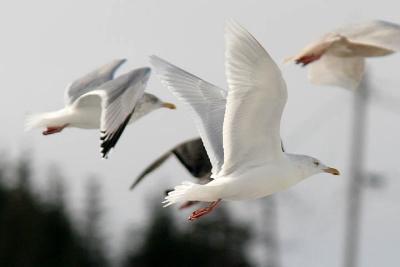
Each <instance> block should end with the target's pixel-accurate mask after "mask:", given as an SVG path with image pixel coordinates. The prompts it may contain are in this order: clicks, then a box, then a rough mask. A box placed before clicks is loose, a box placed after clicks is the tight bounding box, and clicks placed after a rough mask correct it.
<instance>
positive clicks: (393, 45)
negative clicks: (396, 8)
mask: <svg viewBox="0 0 400 267" xmlns="http://www.w3.org/2000/svg"><path fill="white" fill-rule="evenodd" d="M335 32H337V33H339V34H341V35H343V36H346V37H347V38H348V39H349V41H351V42H354V43H357V44H364V45H368V46H375V47H379V48H384V49H388V50H391V51H400V25H398V24H394V23H391V22H387V21H383V20H374V21H368V22H364V23H358V24H353V25H347V26H345V27H343V28H340V29H337V30H336V31H335Z"/></svg>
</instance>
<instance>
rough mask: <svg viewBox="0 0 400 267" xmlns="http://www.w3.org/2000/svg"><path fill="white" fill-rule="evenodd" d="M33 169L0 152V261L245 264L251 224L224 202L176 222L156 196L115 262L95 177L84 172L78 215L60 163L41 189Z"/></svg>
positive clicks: (143, 266) (11, 265)
mask: <svg viewBox="0 0 400 267" xmlns="http://www.w3.org/2000/svg"><path fill="white" fill-rule="evenodd" d="M33 175H34V173H33V171H32V169H31V162H30V160H29V158H23V159H20V160H19V161H17V162H16V163H15V164H14V163H11V164H10V162H5V161H4V160H3V161H1V160H0V266H7V267H31V266H32V267H75V266H77V267H85V266H88V267H90V266H96V267H108V266H110V267H111V266H120V267H153V266H176V267H179V266H193V267H196V266H232V267H236V266H237V267H239V266H243V267H246V266H251V264H250V262H249V260H248V258H247V256H246V252H245V251H246V249H245V248H246V243H247V242H248V241H249V240H250V238H251V235H250V232H249V230H248V228H246V227H244V226H241V225H237V224H235V223H233V222H232V220H231V219H230V217H229V215H228V213H227V212H226V210H224V209H223V206H221V207H219V208H218V209H217V210H216V211H215V212H214V213H215V214H213V216H208V217H206V218H204V219H202V220H199V221H197V222H195V223H190V225H188V227H184V228H182V227H178V226H177V225H176V223H175V221H174V218H173V216H172V215H171V213H170V212H171V210H172V209H162V208H160V205H159V203H158V201H157V203H155V204H154V209H153V211H154V212H153V214H152V216H151V218H150V220H149V223H148V224H146V225H144V226H143V228H140V229H135V231H133V232H132V233H133V234H131V235H130V236H129V240H128V242H127V243H126V246H125V247H124V248H123V253H117V254H119V255H122V257H121V259H120V260H118V263H116V262H113V261H112V260H111V259H110V253H109V251H108V249H107V242H106V240H107V238H106V236H105V235H104V233H103V231H102V229H105V228H107V226H106V225H102V222H103V220H102V216H103V215H104V214H103V208H102V196H101V186H100V184H99V183H98V182H97V181H98V179H96V178H95V177H93V178H92V179H89V183H88V184H87V186H86V189H85V190H86V203H85V209H84V216H83V218H81V219H80V220H77V219H76V218H75V217H74V216H72V215H71V214H70V213H69V212H68V209H67V208H66V203H65V199H64V196H65V195H66V192H65V187H64V184H63V178H62V175H61V173H60V172H59V171H58V169H57V168H55V167H53V168H52V169H51V171H50V173H49V177H48V185H47V188H45V189H44V190H43V189H42V190H39V191H38V190H36V189H34V188H35V186H33V185H32V178H33ZM109 245H111V244H109Z"/></svg>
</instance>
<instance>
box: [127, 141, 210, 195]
mask: <svg viewBox="0 0 400 267" xmlns="http://www.w3.org/2000/svg"><path fill="white" fill-rule="evenodd" d="M172 155H175V157H176V158H177V159H178V160H179V162H180V163H181V164H182V165H183V166H184V167H185V168H186V169H187V170H188V171H189V172H190V173H191V174H192V176H194V177H196V178H198V179H202V178H204V177H209V176H210V175H211V162H210V159H209V158H208V156H207V151H206V150H205V148H204V145H203V142H202V141H201V138H196V139H193V140H189V141H186V142H184V143H182V144H179V145H177V146H176V147H174V148H173V149H171V150H169V151H167V152H166V153H164V154H163V155H162V156H160V157H159V158H158V159H156V160H155V161H154V162H153V163H151V164H150V165H149V166H148V167H147V168H145V169H144V170H143V171H142V172H141V173H140V174H139V176H138V177H137V178H136V180H135V182H134V183H133V184H132V185H131V187H130V189H131V190H132V189H133V188H135V186H136V185H137V184H138V183H140V181H142V180H143V178H144V177H145V176H147V175H148V174H149V173H151V172H153V171H154V170H156V169H157V168H158V167H160V166H161V165H162V164H163V163H164V162H165V161H166V160H167V159H168V158H169V157H170V156H172Z"/></svg>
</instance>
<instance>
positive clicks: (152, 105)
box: [142, 93, 176, 111]
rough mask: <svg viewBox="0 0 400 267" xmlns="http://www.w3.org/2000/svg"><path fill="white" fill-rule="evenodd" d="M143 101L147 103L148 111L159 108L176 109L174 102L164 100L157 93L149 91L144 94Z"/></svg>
mask: <svg viewBox="0 0 400 267" xmlns="http://www.w3.org/2000/svg"><path fill="white" fill-rule="evenodd" d="M142 102H143V103H144V104H145V106H146V107H147V108H146V109H147V110H148V111H152V110H156V109H159V108H168V109H176V106H175V105H174V104H172V103H168V102H164V101H162V100H161V99H159V98H158V97H156V96H155V95H152V94H149V93H146V94H144V95H143V98H142Z"/></svg>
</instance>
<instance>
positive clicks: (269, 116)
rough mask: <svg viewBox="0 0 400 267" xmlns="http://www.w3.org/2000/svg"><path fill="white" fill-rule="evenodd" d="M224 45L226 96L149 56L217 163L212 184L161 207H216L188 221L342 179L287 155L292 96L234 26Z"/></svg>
mask: <svg viewBox="0 0 400 267" xmlns="http://www.w3.org/2000/svg"><path fill="white" fill-rule="evenodd" d="M225 40H226V52H225V56H226V60H225V69H226V75H227V81H228V85H229V92H226V91H224V90H222V89H220V88H218V87H216V86H214V85H212V84H210V83H208V82H206V81H203V80H201V79H200V78H198V77H196V76H194V75H192V74H189V73H187V72H186V71H184V70H182V69H179V68H177V67H175V66H173V65H172V64H170V63H168V62H166V61H164V60H162V59H160V58H158V57H156V56H152V57H151V63H152V65H153V66H154V67H155V69H156V71H157V73H158V74H159V76H160V78H161V81H162V83H163V84H165V85H166V86H167V87H168V88H169V89H170V90H171V91H172V92H173V93H174V94H175V95H177V96H178V97H179V98H180V99H181V100H182V101H184V102H185V103H186V104H187V105H189V106H190V107H191V110H192V111H193V115H194V119H195V122H196V126H197V129H198V131H199V133H200V136H201V138H202V140H203V143H204V146H205V148H206V150H207V153H208V156H209V158H210V160H211V164H212V178H213V180H212V181H211V182H209V183H207V184H205V185H199V184H195V183H191V182H184V183H183V184H182V185H179V186H176V187H175V189H174V191H172V192H170V193H169V194H168V196H167V197H166V199H165V201H164V203H165V206H169V205H171V204H174V203H177V202H185V201H204V202H211V203H210V205H209V206H208V207H206V208H201V209H198V210H196V211H194V212H193V213H192V215H191V216H190V217H189V220H194V219H197V218H199V217H201V216H203V215H205V214H207V213H209V212H211V211H212V210H213V209H214V208H215V207H216V206H217V204H218V203H219V202H220V201H221V200H222V199H226V200H245V199H252V198H260V197H265V196H268V195H271V194H273V193H275V192H279V191H283V190H286V189H287V188H289V187H290V186H292V185H294V184H296V183H298V182H300V181H302V180H303V179H305V178H307V177H309V176H311V175H314V174H317V173H321V172H327V173H331V174H334V175H338V174H339V171H338V170H336V169H334V168H330V167H327V166H325V165H324V164H322V163H321V162H320V161H319V160H317V159H315V158H312V157H309V156H303V155H294V154H289V153H285V152H282V148H281V140H280V120H281V116H282V112H283V108H284V106H285V104H286V99H287V91H286V85H285V82H284V80H283V78H282V76H281V72H280V70H279V69H278V67H277V66H276V64H275V62H274V61H273V60H272V59H271V57H270V56H269V55H268V53H267V52H266V51H265V50H264V48H263V47H262V46H261V45H260V43H259V42H258V41H257V40H256V39H255V38H254V37H253V36H252V35H251V34H250V33H249V32H247V31H246V30H245V29H244V28H242V27H241V26H239V25H238V24H237V23H235V22H233V21H232V22H230V23H228V24H227V27H226V34H225ZM225 106H226V107H225ZM225 108H226V112H225Z"/></svg>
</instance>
